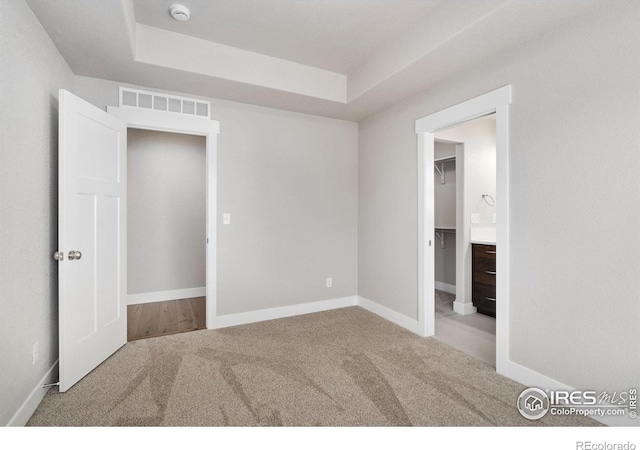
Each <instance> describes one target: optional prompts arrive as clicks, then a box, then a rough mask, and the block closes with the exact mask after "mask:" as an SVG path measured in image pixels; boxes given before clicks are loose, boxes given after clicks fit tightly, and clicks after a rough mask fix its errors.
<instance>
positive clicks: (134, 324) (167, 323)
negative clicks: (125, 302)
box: [127, 297, 206, 341]
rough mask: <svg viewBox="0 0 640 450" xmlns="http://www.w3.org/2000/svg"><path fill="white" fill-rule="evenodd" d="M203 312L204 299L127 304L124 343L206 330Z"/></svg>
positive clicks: (204, 311)
mask: <svg viewBox="0 0 640 450" xmlns="http://www.w3.org/2000/svg"><path fill="white" fill-rule="evenodd" d="M205 313H206V298H205V297H198V298H186V299H182V300H167V301H165V302H154V303H143V304H140V305H129V306H127V340H128V341H135V340H138V339H146V338H151V337H156V336H165V335H167V334H175V333H184V332H186V331H193V330H202V329H205V328H206V319H205V316H206V314H205Z"/></svg>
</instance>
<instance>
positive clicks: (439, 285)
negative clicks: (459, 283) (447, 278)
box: [436, 281, 456, 295]
mask: <svg viewBox="0 0 640 450" xmlns="http://www.w3.org/2000/svg"><path fill="white" fill-rule="evenodd" d="M436 289H437V290H439V291H443V292H447V293H449V294H454V295H455V293H456V285H455V284H448V283H443V282H441V281H436Z"/></svg>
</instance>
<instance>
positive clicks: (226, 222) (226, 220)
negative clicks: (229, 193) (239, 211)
mask: <svg viewBox="0 0 640 450" xmlns="http://www.w3.org/2000/svg"><path fill="white" fill-rule="evenodd" d="M222 224H223V225H230V224H231V214H229V213H224V214H223V215H222Z"/></svg>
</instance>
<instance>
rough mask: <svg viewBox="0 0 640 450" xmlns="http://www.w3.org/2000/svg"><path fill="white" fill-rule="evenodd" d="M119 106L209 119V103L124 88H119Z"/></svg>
mask: <svg viewBox="0 0 640 450" xmlns="http://www.w3.org/2000/svg"><path fill="white" fill-rule="evenodd" d="M120 106H127V107H130V108H141V109H151V110H155V111H165V112H168V113H171V114H184V115H187V116H196V117H203V118H207V119H210V118H211V102H208V101H205V100H200V99H197V98H189V97H178V96H176V95H167V94H161V93H159V92H150V91H141V90H140V89H131V88H125V87H121V88H120Z"/></svg>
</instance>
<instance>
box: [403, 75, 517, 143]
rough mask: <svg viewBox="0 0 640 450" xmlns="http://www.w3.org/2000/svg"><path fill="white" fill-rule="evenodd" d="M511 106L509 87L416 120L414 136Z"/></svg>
mask: <svg viewBox="0 0 640 450" xmlns="http://www.w3.org/2000/svg"><path fill="white" fill-rule="evenodd" d="M510 104H511V85H507V86H503V87H501V88H498V89H496V90H494V91H491V92H487V93H486V94H483V95H479V96H478V97H475V98H472V99H470V100H467V101H465V102H462V103H458V104H457V105H454V106H451V107H449V108H447V109H444V110H442V111H439V112H437V113H434V114H430V115H428V116H425V117H422V118H420V119H418V120H416V124H415V129H416V134H420V133H432V132H434V131H437V130H440V129H442V128H445V127H449V126H451V125H456V124H458V123H462V122H466V121H468V120H472V119H476V118H478V117H482V116H484V115H486V114H490V113H492V112H493V111H495V109H496V107H498V106H502V105H510Z"/></svg>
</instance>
